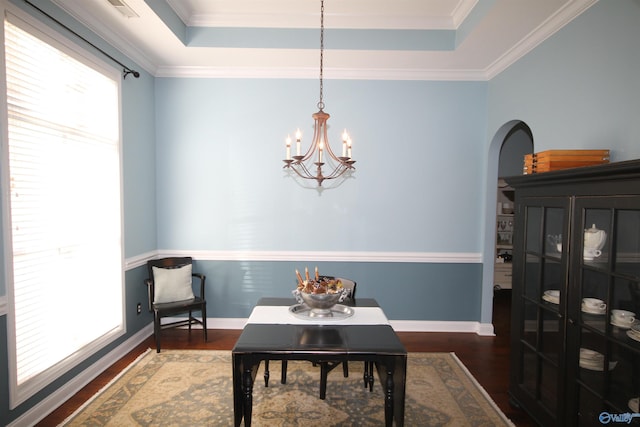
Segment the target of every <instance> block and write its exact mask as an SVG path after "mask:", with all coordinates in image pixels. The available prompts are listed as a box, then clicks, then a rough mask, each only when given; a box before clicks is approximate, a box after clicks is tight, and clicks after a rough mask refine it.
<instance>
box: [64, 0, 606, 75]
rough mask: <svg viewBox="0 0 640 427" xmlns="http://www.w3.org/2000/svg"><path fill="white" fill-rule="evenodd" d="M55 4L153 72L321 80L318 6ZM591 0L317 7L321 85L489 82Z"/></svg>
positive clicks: (343, 2) (303, 1)
mask: <svg viewBox="0 0 640 427" xmlns="http://www.w3.org/2000/svg"><path fill="white" fill-rule="evenodd" d="M52 1H53V3H55V4H57V5H58V6H60V7H61V8H62V9H64V10H65V11H66V12H68V13H69V14H71V15H72V16H73V17H75V18H76V19H77V20H79V21H80V22H82V23H83V24H84V25H86V26H87V27H88V28H90V29H91V30H93V31H94V32H95V33H97V34H98V35H100V36H101V37H102V38H104V39H105V40H106V41H108V42H109V43H110V44H111V45H113V46H114V47H115V48H117V49H118V50H119V51H121V52H122V53H124V54H125V55H127V56H128V57H130V58H131V59H132V60H134V61H136V63H137V64H139V66H141V67H142V68H144V69H145V70H146V71H148V72H149V73H151V74H152V75H154V76H158V77H255V78H260V77H264V78H317V77H318V68H319V48H320V31H319V28H320V1H319V0H52ZM596 1H597V0H325V5H324V9H325V13H324V14H325V18H324V26H325V35H324V77H325V78H329V79H330V78H341V79H383V80H384V79H392V80H488V79H491V78H492V77H494V76H495V75H497V74H498V73H500V72H501V71H502V70H504V69H505V68H507V67H508V66H509V65H511V64H512V63H513V62H515V61H516V60H517V59H518V58H520V57H522V56H523V55H525V54H526V53H527V52H529V51H530V50H531V49H533V48H534V47H535V46H537V45H538V44H539V43H541V42H542V41H544V40H545V39H546V38H547V37H549V36H551V35H552V34H554V33H555V32H556V31H558V30H559V29H560V28H562V27H563V26H565V25H566V24H568V23H569V22H570V21H571V20H572V19H573V18H575V17H576V16H578V15H579V14H580V13H582V12H583V11H585V10H586V9H587V8H588V7H590V6H591V5H592V4H594V3H595V2H596ZM132 65H133V64H132ZM132 68H135V67H132Z"/></svg>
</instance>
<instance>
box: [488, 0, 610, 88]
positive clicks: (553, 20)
mask: <svg viewBox="0 0 640 427" xmlns="http://www.w3.org/2000/svg"><path fill="white" fill-rule="evenodd" d="M597 2H598V0H575V1H570V2H568V3H567V4H565V5H564V6H563V7H562V8H561V9H559V10H558V11H557V12H556V13H555V14H553V15H552V16H551V17H549V18H548V19H547V20H546V21H544V22H543V23H542V24H540V25H539V26H538V27H536V28H535V29H534V30H533V31H531V32H530V33H529V34H528V35H527V36H526V37H525V38H523V39H522V40H520V41H519V42H518V43H516V45H515V46H514V47H513V48H511V49H510V50H509V51H507V52H506V53H505V54H504V55H502V56H501V57H500V58H498V59H497V60H495V61H494V62H493V63H492V64H491V65H489V66H488V67H487V70H486V72H485V74H486V79H487V80H491V79H492V78H494V77H495V76H497V75H498V74H500V73H501V72H503V71H504V70H506V69H507V68H509V67H510V66H511V65H513V64H514V63H515V62H516V61H517V60H519V59H520V58H522V57H523V56H525V55H526V54H527V53H529V52H531V51H532V50H533V49H534V48H535V47H537V46H538V45H540V43H542V42H543V41H545V40H546V39H548V38H549V37H551V36H552V35H554V34H555V33H556V32H558V31H559V30H560V29H561V28H562V27H564V26H565V25H567V24H568V23H569V22H571V21H572V20H573V19H574V18H576V17H578V16H579V15H580V14H581V13H582V12H584V11H585V10H587V9H588V8H590V7H591V6H593V5H594V4H595V3H597Z"/></svg>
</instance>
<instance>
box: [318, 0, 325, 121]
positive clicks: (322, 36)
mask: <svg viewBox="0 0 640 427" xmlns="http://www.w3.org/2000/svg"><path fill="white" fill-rule="evenodd" d="M323 65H324V0H321V1H320V102H318V109H320V110H323V109H324V101H323V99H322V89H323V73H322V70H323V68H324V67H323Z"/></svg>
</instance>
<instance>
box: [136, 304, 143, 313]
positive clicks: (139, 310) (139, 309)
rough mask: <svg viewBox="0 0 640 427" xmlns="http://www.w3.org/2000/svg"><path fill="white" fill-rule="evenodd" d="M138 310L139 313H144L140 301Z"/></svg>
mask: <svg viewBox="0 0 640 427" xmlns="http://www.w3.org/2000/svg"><path fill="white" fill-rule="evenodd" d="M136 310H137V311H138V314H140V313H142V304H140V303H138V305H137V306H136Z"/></svg>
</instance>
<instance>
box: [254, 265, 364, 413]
mask: <svg viewBox="0 0 640 427" xmlns="http://www.w3.org/2000/svg"><path fill="white" fill-rule="evenodd" d="M339 279H340V282H342V287H343V288H345V289H348V290H349V294H348V296H347V298H346V299H345V302H347V303H348V304H353V303H355V301H356V282H355V281H353V280H350V279H343V278H341V277H340V278H339ZM368 363H369V362H365V372H364V381H365V387H367V385H368V384H369V375H368V372H369V370H370V368H371V369H372V367H369V366H368ZM317 364H318V365H320V399H323V400H324V398H325V397H326V395H327V376H328V375H329V372H331V371H332V370H333V369H335V368H336V367H337V366H340V365H342V373H343V375H344V377H345V378H347V377H348V376H349V364H348V363H347V362H345V361H334V360H327V361H321V362H318V363H317ZM314 366H316V363H314ZM372 376H373V375H371V377H372ZM280 382H281V383H282V384H286V382H287V361H286V360H283V361H282V372H281V377H280ZM371 385H372V387H371V388H373V379H372V378H371ZM264 386H265V387H269V360H268V359H267V360H265V361H264Z"/></svg>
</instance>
